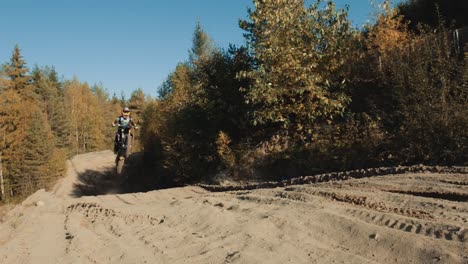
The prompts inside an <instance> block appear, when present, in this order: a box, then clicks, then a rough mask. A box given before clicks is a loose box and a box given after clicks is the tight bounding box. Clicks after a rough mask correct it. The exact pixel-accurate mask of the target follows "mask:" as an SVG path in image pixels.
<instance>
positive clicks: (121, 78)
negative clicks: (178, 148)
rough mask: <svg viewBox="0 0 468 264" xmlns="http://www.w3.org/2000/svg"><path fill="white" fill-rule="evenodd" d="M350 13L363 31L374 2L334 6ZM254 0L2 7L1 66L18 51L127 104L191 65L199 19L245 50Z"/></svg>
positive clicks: (1, 2) (30, 0)
mask: <svg viewBox="0 0 468 264" xmlns="http://www.w3.org/2000/svg"><path fill="white" fill-rule="evenodd" d="M335 3H336V4H337V5H338V6H340V7H342V6H343V5H344V4H348V5H349V6H350V10H349V15H350V19H351V20H352V21H353V22H354V24H355V25H356V26H361V25H362V24H363V23H364V22H365V21H366V20H367V19H368V18H369V14H370V12H371V5H370V3H369V0H335ZM249 6H252V0H160V1H154V0H132V1H130V0H79V1H78V0H42V1H37V0H17V1H11V0H0V26H1V30H0V63H2V64H3V63H5V62H7V61H8V60H9V58H10V56H11V52H12V50H13V48H14V46H15V44H18V45H19V46H20V48H21V50H22V54H23V57H24V58H25V60H26V62H27V66H28V67H29V68H32V66H34V65H36V64H37V65H39V66H45V65H49V66H54V67H55V69H56V70H57V72H58V73H59V74H60V75H62V76H63V77H64V78H66V79H71V78H73V76H76V77H78V79H79V80H80V81H82V82H84V81H86V82H88V83H89V84H94V83H102V85H103V86H104V87H105V88H106V89H107V90H108V91H109V93H110V94H113V93H116V94H117V95H118V96H120V94H121V93H122V92H123V93H124V94H125V95H126V96H127V97H128V96H129V95H130V94H131V92H132V91H133V90H135V89H137V88H142V89H143V91H144V92H145V93H146V94H149V95H151V96H156V94H157V92H156V91H157V88H158V87H159V86H160V84H161V83H162V82H163V81H164V80H165V79H166V77H167V75H168V74H169V73H170V72H171V71H172V70H173V69H174V68H175V66H176V65H177V64H178V63H179V62H183V61H185V60H186V59H187V58H188V50H189V49H190V47H191V42H192V34H193V31H194V29H195V25H196V22H197V20H198V19H199V20H200V22H201V24H202V27H203V29H204V30H205V31H206V32H207V33H208V35H209V36H210V37H211V38H212V39H213V41H214V42H215V44H216V45H217V46H219V47H227V46H228V44H229V43H233V44H236V45H241V44H243V43H244V38H243V35H242V34H243V31H242V30H241V29H240V28H239V27H238V20H239V19H246V18H247V7H249Z"/></svg>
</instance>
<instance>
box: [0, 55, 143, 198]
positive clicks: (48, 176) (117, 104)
mask: <svg viewBox="0 0 468 264" xmlns="http://www.w3.org/2000/svg"><path fill="white" fill-rule="evenodd" d="M145 100H146V98H145V95H144V94H143V92H142V90H141V89H136V90H135V91H133V93H132V95H131V98H130V99H129V100H126V99H125V98H124V97H123V96H122V97H121V98H117V97H116V96H115V95H114V96H112V97H110V96H109V94H108V92H107V91H106V90H105V89H104V88H103V87H102V86H101V85H93V86H89V85H88V84H87V83H82V82H80V81H79V80H78V79H76V78H74V79H72V80H64V79H63V78H60V77H59V75H58V73H57V72H56V71H55V69H54V68H53V67H48V66H46V67H39V66H35V67H34V68H33V69H32V70H29V69H28V67H27V65H26V61H25V59H24V58H23V57H22V55H21V51H20V48H19V47H18V46H16V47H15V48H14V50H13V53H12V56H11V59H10V61H9V62H6V63H5V64H3V66H2V69H1V74H0V189H1V192H0V195H1V196H0V201H1V202H9V201H15V200H16V201H17V200H19V199H21V198H23V197H26V196H27V195H29V194H31V193H32V192H34V191H36V190H38V189H41V188H50V187H51V186H52V185H53V184H54V183H55V182H56V181H57V179H59V178H60V177H62V176H64V174H65V169H66V160H67V158H69V157H71V156H73V155H76V154H79V153H84V152H89V151H97V150H103V149H110V148H111V147H112V142H113V138H114V134H115V129H114V128H112V126H111V124H112V121H113V120H114V119H115V117H117V116H118V115H119V114H120V112H121V109H122V106H123V105H129V106H131V107H132V108H133V109H134V110H135V111H134V112H135V115H138V112H139V111H141V110H142V109H143V107H144V104H145Z"/></svg>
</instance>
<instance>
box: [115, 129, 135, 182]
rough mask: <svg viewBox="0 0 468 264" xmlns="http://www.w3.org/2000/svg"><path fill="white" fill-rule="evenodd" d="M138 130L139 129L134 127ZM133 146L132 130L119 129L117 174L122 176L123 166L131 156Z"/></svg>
mask: <svg viewBox="0 0 468 264" xmlns="http://www.w3.org/2000/svg"><path fill="white" fill-rule="evenodd" d="M134 129H138V127H134ZM132 145H133V134H132V133H131V128H124V127H119V130H118V131H117V156H116V157H115V165H116V169H117V174H118V175H121V174H122V172H123V166H124V163H125V159H127V158H128V157H129V156H130V153H131V152H132Z"/></svg>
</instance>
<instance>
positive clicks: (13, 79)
mask: <svg viewBox="0 0 468 264" xmlns="http://www.w3.org/2000/svg"><path fill="white" fill-rule="evenodd" d="M28 71H29V69H28V68H27V67H26V62H25V61H24V59H23V56H22V55H21V50H20V48H19V46H18V45H16V46H15V48H14V50H13V54H12V56H11V59H10V63H9V64H7V65H6V67H5V74H6V75H7V76H8V81H7V84H6V85H7V86H8V87H9V88H10V89H13V90H14V91H15V92H17V93H19V94H21V96H22V97H23V98H25V99H28V100H30V99H33V86H32V85H31V76H29V75H28Z"/></svg>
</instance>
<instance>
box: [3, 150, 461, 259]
mask: <svg viewBox="0 0 468 264" xmlns="http://www.w3.org/2000/svg"><path fill="white" fill-rule="evenodd" d="M113 161H114V155H113V154H112V153H111V152H109V151H105V152H97V153H89V154H84V155H80V156H76V157H75V158H73V159H72V160H71V161H70V162H69V169H68V175H67V177H66V178H64V179H63V180H62V181H61V182H59V183H58V184H57V185H56V187H55V188H54V189H53V190H52V191H50V192H46V191H44V190H41V191H38V192H37V193H35V194H33V195H32V196H30V197H29V198H28V199H27V200H25V201H24V202H23V203H22V204H21V205H18V206H16V207H15V208H14V209H12V210H11V211H9V213H8V214H7V215H6V216H5V217H4V219H3V220H2V222H1V224H0V263H4V264H7V263H12V264H24V263H44V264H45V263H47V264H49V263H468V175H467V174H453V173H452V174H437V173H412V174H409V173H407V174H396V175H387V176H380V177H368V178H361V179H350V180H346V181H337V182H333V181H332V182H325V183H316V184H307V185H290V186H284V187H277V188H267V189H255V190H243V191H229V192H210V191H207V190H206V189H203V188H201V187H185V188H175V189H167V190H159V191H151V192H146V193H127V194H119V192H120V190H119V188H118V187H119V186H118V184H116V182H117V183H118V182H119V180H118V179H116V178H112V177H111V176H109V175H111V174H106V173H102V174H99V173H100V172H105V171H106V170H112V167H113ZM97 177H101V180H100V182H101V183H102V179H105V180H107V181H104V183H108V184H109V186H111V187H109V188H107V189H106V193H107V194H106V195H99V196H85V194H86V195H87V194H92V193H93V192H92V190H93V188H95V186H94V187H93V186H87V185H90V183H92V182H93V179H94V178H97ZM106 177H107V178H106ZM122 182H123V181H122ZM91 185H92V184H91ZM95 193H102V192H95Z"/></svg>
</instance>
